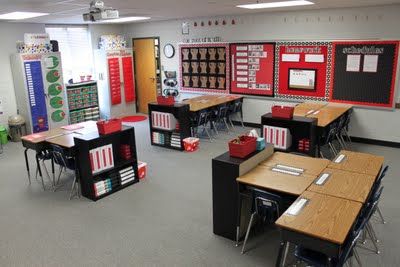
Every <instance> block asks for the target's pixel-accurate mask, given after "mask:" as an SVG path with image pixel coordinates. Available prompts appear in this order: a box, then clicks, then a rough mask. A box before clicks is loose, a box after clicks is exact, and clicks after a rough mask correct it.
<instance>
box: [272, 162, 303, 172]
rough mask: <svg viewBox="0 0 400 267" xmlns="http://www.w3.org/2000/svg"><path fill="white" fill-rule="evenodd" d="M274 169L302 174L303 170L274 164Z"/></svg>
mask: <svg viewBox="0 0 400 267" xmlns="http://www.w3.org/2000/svg"><path fill="white" fill-rule="evenodd" d="M275 167H277V168H279V169H283V170H288V171H294V172H304V169H302V168H296V167H292V166H287V165H282V164H276V166H275Z"/></svg>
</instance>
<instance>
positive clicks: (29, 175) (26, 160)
mask: <svg viewBox="0 0 400 267" xmlns="http://www.w3.org/2000/svg"><path fill="white" fill-rule="evenodd" d="M24 155H25V164H26V172H27V173H28V180H29V184H31V173H30V171H29V161H28V148H25V151H24Z"/></svg>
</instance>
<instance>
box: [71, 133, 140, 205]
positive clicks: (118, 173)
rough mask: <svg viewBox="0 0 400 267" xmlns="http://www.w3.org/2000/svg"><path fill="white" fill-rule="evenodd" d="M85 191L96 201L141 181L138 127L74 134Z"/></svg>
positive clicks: (84, 194) (79, 169)
mask: <svg viewBox="0 0 400 267" xmlns="http://www.w3.org/2000/svg"><path fill="white" fill-rule="evenodd" d="M74 142H75V147H76V148H77V153H76V167H77V172H76V173H77V175H79V180H80V184H81V190H82V195H83V196H84V197H86V198H89V199H91V200H93V201H96V200H98V199H101V198H103V197H105V196H108V195H110V194H113V193H115V192H117V191H119V190H121V189H123V188H125V187H127V186H130V185H132V184H134V183H137V182H138V181H139V175H138V161H137V154H136V142H135V129H134V128H133V127H132V128H127V129H124V130H122V131H119V132H114V133H111V134H107V135H100V136H99V135H97V134H94V135H93V136H92V137H90V135H87V136H85V139H81V138H77V137H75V138H74Z"/></svg>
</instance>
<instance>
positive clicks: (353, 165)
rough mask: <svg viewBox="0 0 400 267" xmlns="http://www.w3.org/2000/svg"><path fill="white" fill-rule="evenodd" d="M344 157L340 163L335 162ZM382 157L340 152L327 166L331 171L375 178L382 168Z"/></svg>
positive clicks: (345, 151)
mask: <svg viewBox="0 0 400 267" xmlns="http://www.w3.org/2000/svg"><path fill="white" fill-rule="evenodd" d="M341 155H344V157H343V159H342V160H341V161H340V162H337V161H338V160H339V159H340V157H341ZM383 161H384V157H382V156H376V155H372V154H368V153H360V152H353V151H347V150H341V151H340V152H339V154H338V156H337V157H336V158H335V159H334V160H332V162H330V164H329V168H331V169H339V170H346V171H351V172H356V173H362V174H368V175H372V176H374V177H377V176H378V174H379V172H380V171H381V169H382V166H383Z"/></svg>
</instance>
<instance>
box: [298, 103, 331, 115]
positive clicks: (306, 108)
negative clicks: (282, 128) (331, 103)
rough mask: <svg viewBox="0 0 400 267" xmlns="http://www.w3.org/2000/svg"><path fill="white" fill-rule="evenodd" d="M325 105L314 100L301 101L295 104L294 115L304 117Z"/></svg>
mask: <svg viewBox="0 0 400 267" xmlns="http://www.w3.org/2000/svg"><path fill="white" fill-rule="evenodd" d="M324 106H326V104H322V103H316V102H303V103H300V104H298V105H296V106H295V108H294V113H293V115H294V116H301V117H306V116H307V115H308V114H310V113H313V112H315V111H317V110H319V109H321V108H323V107H324Z"/></svg>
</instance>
